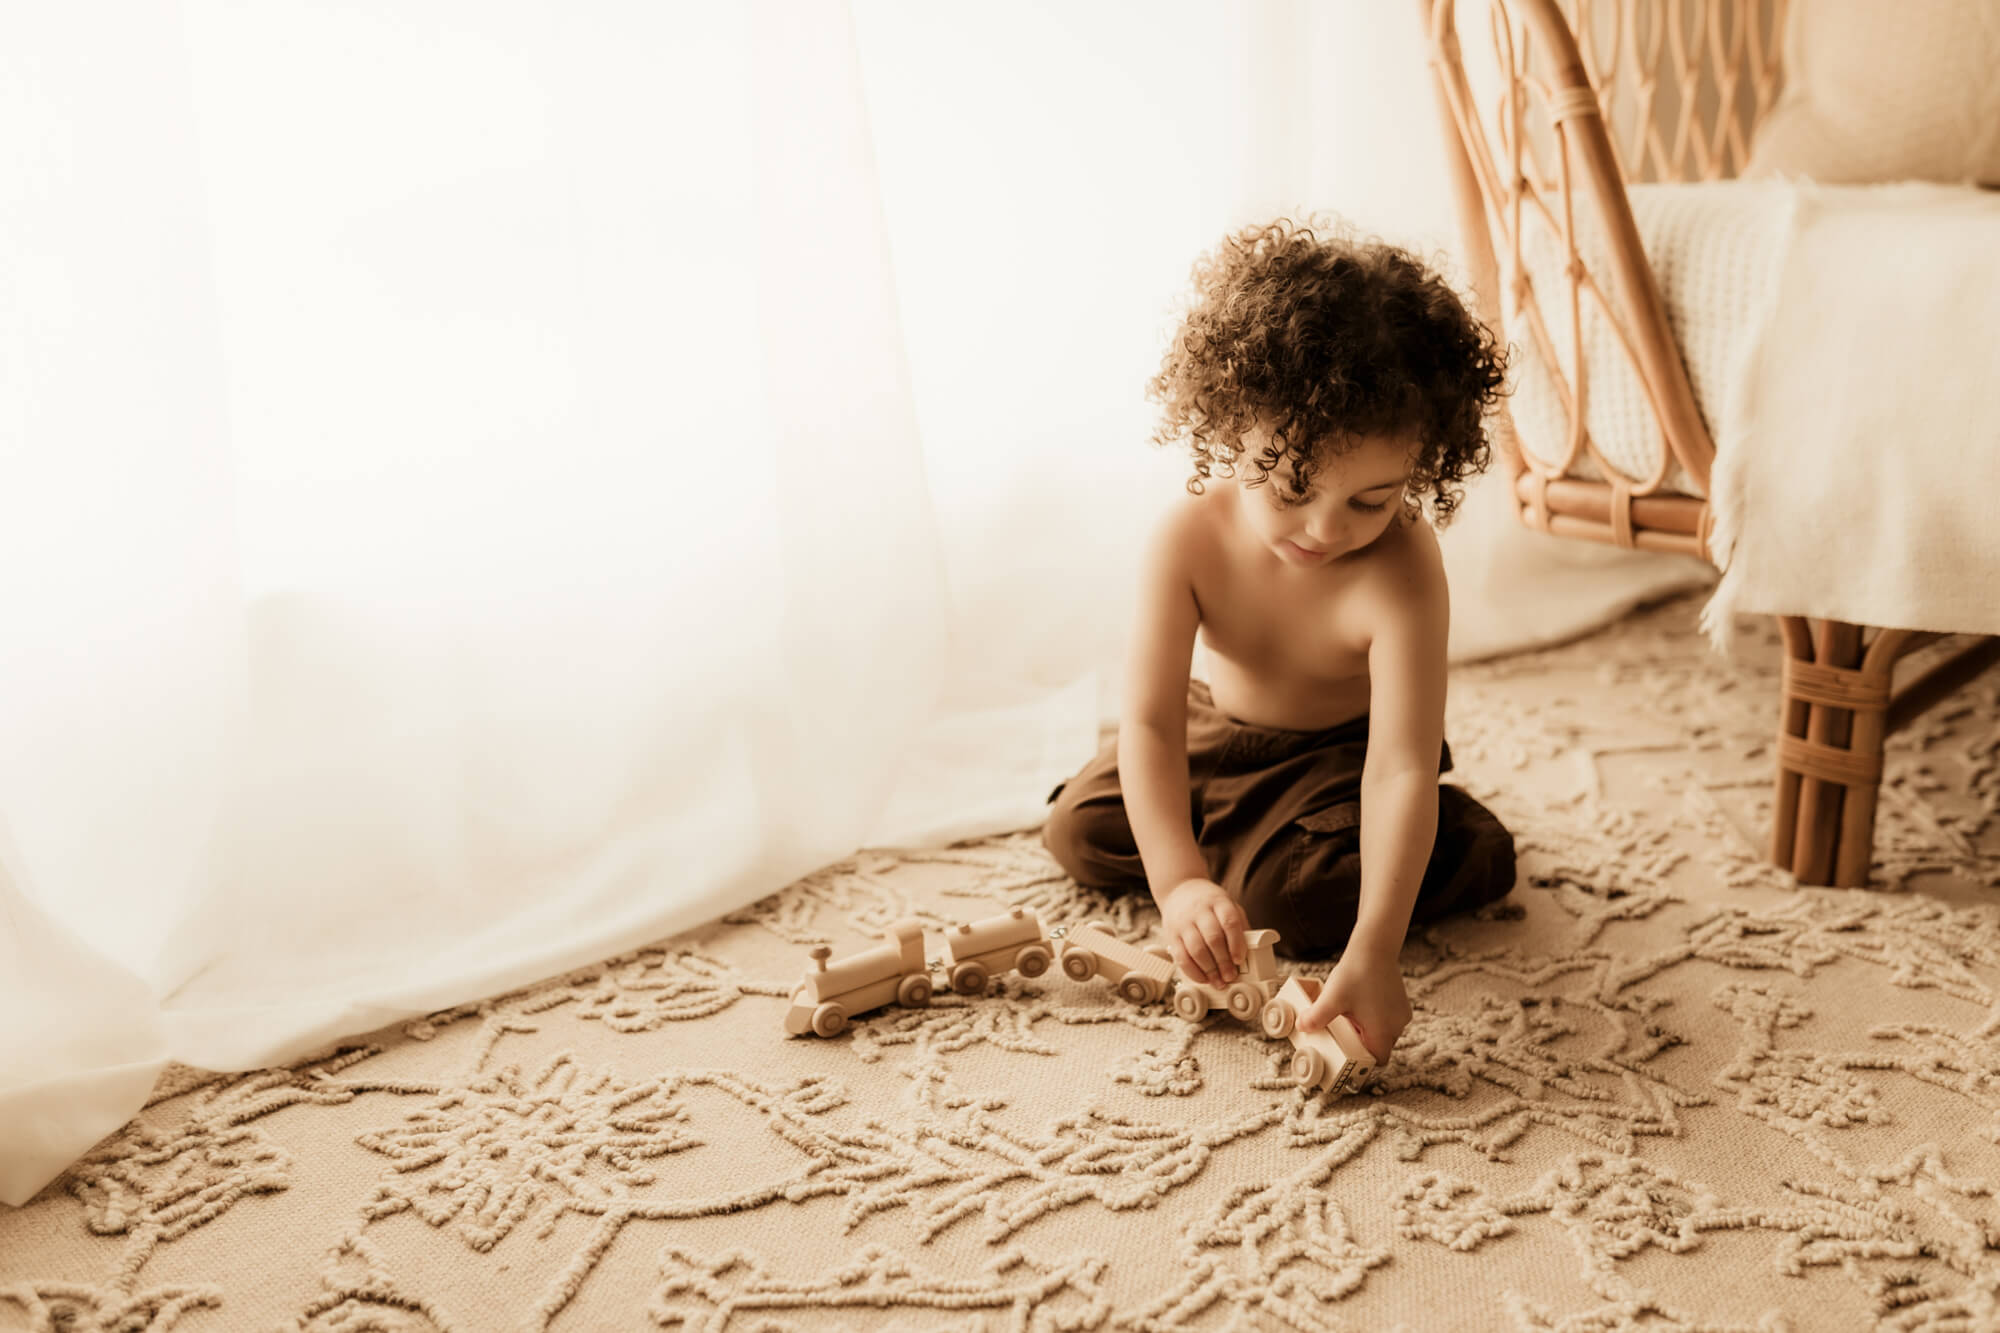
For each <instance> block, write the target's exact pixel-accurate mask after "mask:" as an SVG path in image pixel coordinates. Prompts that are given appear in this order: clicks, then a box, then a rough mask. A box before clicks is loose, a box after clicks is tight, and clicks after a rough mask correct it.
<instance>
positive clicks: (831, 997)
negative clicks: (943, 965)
mask: <svg viewBox="0 0 2000 1333" xmlns="http://www.w3.org/2000/svg"><path fill="white" fill-rule="evenodd" d="M882 940H883V942H882V943H881V944H878V945H876V946H875V947H874V948H872V949H864V950H863V951H862V952H860V953H857V954H849V955H848V956H847V957H845V958H843V959H841V960H840V961H839V962H837V963H833V964H831V965H829V964H828V963H827V961H826V960H827V956H828V955H829V954H831V953H832V952H833V951H832V950H831V949H829V948H827V947H826V946H825V945H824V944H822V945H819V946H818V947H816V948H815V949H814V950H813V951H812V960H813V970H812V971H810V972H808V973H806V975H805V980H803V981H801V982H800V983H799V986H798V989H797V990H794V991H793V992H792V1004H791V1008H789V1009H787V1010H786V1011H785V1031H786V1032H788V1033H790V1034H791V1035H792V1036H795V1037H798V1036H803V1035H805V1034H806V1033H808V1032H811V1033H814V1034H816V1035H818V1036H821V1037H832V1036H837V1035H839V1033H840V1031H841V1029H843V1028H845V1027H846V1026H847V1020H848V1019H849V1018H851V1017H853V1016H854V1015H856V1014H865V1013H867V1012H868V1011H869V1010H871V1009H880V1008H881V1007H882V1006H883V1005H885V1004H888V1003H889V1002H890V1001H891V1000H894V1001H895V1002H896V1003H898V1004H905V1005H913V1006H914V1005H925V1004H929V1003H930V1002H931V975H930V970H929V969H928V968H927V967H926V966H925V963H924V927H923V923H922V922H921V921H917V920H914V919H906V920H902V921H898V922H896V923H895V924H893V925H891V926H890V927H889V928H888V929H887V930H885V931H883V932H882Z"/></svg>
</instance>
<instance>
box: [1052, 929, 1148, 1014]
mask: <svg viewBox="0 0 2000 1333" xmlns="http://www.w3.org/2000/svg"><path fill="white" fill-rule="evenodd" d="M1058 957H1059V959H1060V961H1061V963H1062V970H1063V975H1064V976H1066V977H1068V978H1069V979H1070V980H1071V981H1088V980H1090V979H1091V978H1092V977H1103V978H1104V979H1105V980H1106V981H1109V982H1111V983H1112V986H1113V988H1114V989H1115V990H1117V992H1118V993H1119V994H1120V995H1122V996H1124V997H1125V998H1126V999H1128V1000H1130V1001H1131V1002H1132V1003H1134V1004H1151V1003H1152V1002H1153V1001H1154V1000H1157V999H1159V998H1160V997H1161V996H1163V995H1165V994H1166V993H1167V986H1168V985H1169V984H1170V983H1171V982H1172V981H1173V979H1174V975H1175V974H1174V956H1173V955H1172V954H1170V953H1168V952H1167V951H1166V950H1165V949H1163V948H1161V947H1160V946H1159V945H1157V944H1153V945H1148V946H1147V947H1146V948H1144V949H1141V948H1138V947H1137V946H1135V945H1131V944H1127V943H1126V942H1125V941H1124V940H1121V939H1119V938H1118V937H1117V936H1116V935H1113V934H1112V933H1111V932H1110V931H1109V930H1107V929H1105V927H1104V924H1103V923H1102V922H1098V921H1086V922H1084V923H1083V924H1082V925H1080V926H1078V927H1076V929H1074V930H1072V931H1070V932H1069V934H1068V935H1066V936H1065V937H1064V938H1063V942H1062V953H1061V954H1060V955H1058Z"/></svg>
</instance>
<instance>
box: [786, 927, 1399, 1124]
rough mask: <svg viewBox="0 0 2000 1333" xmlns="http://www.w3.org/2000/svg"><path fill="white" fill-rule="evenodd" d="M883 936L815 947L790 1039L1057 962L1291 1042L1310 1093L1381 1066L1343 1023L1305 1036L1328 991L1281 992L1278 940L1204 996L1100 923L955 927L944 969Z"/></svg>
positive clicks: (1298, 987) (893, 935)
mask: <svg viewBox="0 0 2000 1333" xmlns="http://www.w3.org/2000/svg"><path fill="white" fill-rule="evenodd" d="M882 937H883V939H882V943H881V944H878V945H875V946H874V947H872V948H869V949H865V950H863V951H862V952H860V953H855V954H850V955H848V956H847V957H845V958H842V959H839V960H838V961H835V962H831V963H830V962H828V961H827V960H828V958H829V956H830V955H831V953H832V950H830V949H828V948H827V947H826V946H825V945H820V946H819V947H817V948H815V949H814V950H813V951H812V955H811V956H812V960H813V967H812V970H811V971H809V972H807V973H806V974H805V977H804V979H803V980H801V981H800V983H799V985H798V988H797V989H796V990H794V991H793V992H792V1003H791V1006H790V1007H789V1008H788V1009H787V1010H786V1011H785V1031H786V1032H787V1033H789V1034H791V1035H793V1036H803V1035H804V1034H806V1033H808V1032H810V1033H813V1034H815V1035H817V1036H821V1037H832V1036H836V1035H838V1034H839V1033H840V1032H841V1030H842V1029H844V1028H845V1027H846V1026H847V1020H848V1019H849V1018H851V1017H853V1016H855V1015H857V1014H864V1013H867V1012H869V1011H871V1010H874V1009H879V1008H881V1007H882V1006H884V1005H886V1004H888V1003H890V1002H891V1001H894V1002H895V1003H897V1004H901V1005H904V1006H905V1007H911V1008H914V1007H919V1006H922V1005H927V1004H929V1003H930V1002H931V996H932V994H933V993H934V991H935V989H936V987H937V984H938V983H937V981H936V980H935V979H934V978H933V975H932V969H933V967H935V968H936V970H937V971H938V972H939V973H940V974H942V977H943V981H944V984H945V985H948V986H949V987H950V988H951V989H952V990H954V991H956V992H957V993H959V994H960V995H981V994H984V993H985V991H986V988H987V986H988V984H989V983H991V981H992V979H993V978H994V977H996V976H998V975H1000V974H1001V973H1003V972H1019V973H1020V974H1021V975H1022V976H1024V977H1030V978H1033V977H1039V976H1041V975H1042V974H1043V973H1044V972H1047V971H1048V970H1049V965H1050V964H1051V963H1052V962H1053V963H1055V964H1057V965H1058V966H1060V967H1061V968H1062V972H1063V975H1064V976H1066V977H1068V978H1069V979H1070V980H1072V981H1090V980H1092V979H1093V978H1102V979H1103V980H1105V981H1108V982H1110V983H1111V984H1112V986H1113V988H1114V989H1116V990H1117V992H1118V994H1119V995H1120V996H1122V997H1123V998H1125V999H1127V1000H1129V1001H1131V1002H1132V1003H1134V1004H1151V1003H1153V1002H1154V1001H1157V1000H1160V999H1163V998H1165V997H1166V996H1167V994H1168V992H1169V990H1171V992H1172V994H1173V1010H1174V1012H1175V1013H1176V1014H1179V1015H1180V1016H1181V1017H1182V1018H1184V1019H1187V1020H1188V1021H1189V1022H1198V1021H1199V1020H1200V1019H1202V1018H1204V1017H1205V1016H1207V1014H1208V1012H1209V1011H1210V1010H1211V1009H1222V1010H1225V1011H1226V1012H1228V1014H1229V1015H1230V1016H1231V1017H1233V1018H1235V1019H1237V1020H1238V1021H1240V1022H1244V1023H1250V1022H1253V1021H1254V1022H1255V1023H1256V1024H1257V1026H1258V1027H1259V1028H1260V1029H1261V1030H1262V1032H1263V1033H1264V1035H1265V1036H1267V1037H1269V1038H1272V1039H1273V1040H1278V1039H1288V1040H1290V1041H1291V1043H1292V1045H1293V1046H1294V1048H1296V1049H1295V1052H1294V1054H1293V1056H1292V1061H1291V1073H1292V1077H1293V1078H1294V1079H1296V1080H1297V1081H1298V1082H1299V1083H1300V1084H1301V1085H1302V1086H1306V1087H1320V1088H1325V1089H1327V1090H1328V1091H1331V1092H1334V1093H1336V1094H1338V1093H1343V1092H1349V1091H1352V1090H1353V1089H1355V1088H1357V1087H1359V1086H1361V1085H1362V1084H1363V1083H1364V1082H1365V1081H1366V1080H1367V1078H1368V1076H1369V1075H1370V1074H1371V1073H1372V1072H1373V1071H1374V1068H1375V1061H1374V1059H1373V1057H1371V1056H1370V1055H1369V1054H1368V1049H1367V1047H1366V1046H1364V1045H1363V1044H1362V1042H1361V1039H1360V1035H1359V1034H1358V1033H1357V1032H1356V1031H1355V1029H1354V1025H1353V1024H1352V1023H1350V1022H1349V1021H1348V1020H1347V1019H1346V1018H1345V1017H1344V1016H1343V1017H1339V1018H1336V1019H1334V1020H1333V1022H1332V1023H1331V1024H1330V1025H1329V1026H1328V1027H1327V1028H1326V1029H1325V1030H1323V1031H1319V1032H1300V1031H1299V1030H1298V1016H1299V1014H1300V1013H1302V1012H1303V1011H1304V1010H1305V1009H1306V1007H1307V1006H1309V1005H1310V1004H1311V1003H1312V1002H1313V1000H1314V999H1315V998H1317V997H1318V994H1319V987H1320V983H1319V982H1318V981H1316V980H1313V979H1312V978H1310V977H1291V978H1288V979H1283V980H1282V984H1281V979H1280V978H1279V976H1278V960H1277V954H1276V951H1275V949H1274V947H1273V946H1275V944H1276V943H1277V939H1278V932H1277V931H1275V930H1253V931H1250V932H1249V934H1248V937H1247V939H1246V944H1247V948H1248V952H1247V955H1246V957H1245V959H1244V966H1243V969H1242V971H1241V972H1240V973H1239V974H1238V975H1237V978H1236V980H1235V981H1233V982H1231V983H1230V984H1229V985H1227V986H1205V985H1202V984H1201V983H1199V982H1196V981H1193V980H1191V979H1189V978H1187V977H1184V976H1182V975H1180V973H1179V972H1178V971H1177V970H1176V969H1175V967H1174V964H1173V955H1172V954H1170V953H1168V952H1167V951H1166V950H1165V949H1164V948H1161V947H1160V946H1159V945H1150V946H1148V947H1146V948H1143V949H1142V948H1139V947H1137V946H1136V945H1132V944H1127V943H1126V942H1125V941H1124V940H1121V939H1119V938H1118V937H1117V936H1116V935H1113V934H1112V933H1111V932H1110V930H1108V929H1107V928H1106V927H1105V926H1104V925H1103V924H1101V923H1100V922H1096V921H1086V922H1084V923H1083V924H1082V925H1080V926H1076V927H1074V928H1072V929H1070V930H1068V931H1063V930H1060V929H1058V930H1056V931H1055V932H1053V933H1046V932H1044V931H1043V930H1042V923H1041V919H1040V918H1039V917H1037V916H1036V915H1035V914H1034V913H1033V912H1030V911H1028V910H1027V909H1026V908H1023V907H1015V908H1011V909H1010V910H1008V911H1006V912H1003V913H1001V914H1000V915H998V916H990V917H985V918H983V919H981V920H978V921H972V922H966V923H962V924H959V925H955V926H953V927H951V929H949V930H947V931H946V932H945V937H944V939H945V945H944V955H943V957H941V958H939V959H937V960H936V961H935V963H933V962H929V961H926V959H925V957H924V931H923V924H922V923H921V922H919V921H916V920H913V919H906V920H902V921H898V922H896V923H894V924H893V925H891V926H890V927H889V928H888V929H887V930H885V931H883V932H882Z"/></svg>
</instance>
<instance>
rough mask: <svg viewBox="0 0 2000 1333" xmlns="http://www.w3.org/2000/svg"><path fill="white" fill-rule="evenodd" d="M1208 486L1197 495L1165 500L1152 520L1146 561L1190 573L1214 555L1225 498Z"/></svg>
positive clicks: (1179, 496) (1213, 487)
mask: <svg viewBox="0 0 2000 1333" xmlns="http://www.w3.org/2000/svg"><path fill="white" fill-rule="evenodd" d="M1219 490H1220V488H1219V487H1216V486H1210V487H1209V488H1208V490H1207V491H1205V492H1204V493H1202V494H1200V495H1195V494H1193V493H1191V492H1185V491H1184V492H1182V493H1181V494H1180V495H1178V496H1176V497H1174V499H1172V500H1171V501H1169V502H1168V503H1167V505H1166V506H1165V508H1164V509H1162V510H1161V512H1160V516H1159V517H1158V518H1157V519H1155V520H1154V522H1153V530H1152V535H1151V537H1150V539H1149V544H1148V545H1149V549H1148V556H1147V558H1148V562H1149V563H1150V564H1152V565H1153V566H1154V567H1156V568H1159V567H1171V568H1174V569H1178V570H1181V571H1183V572H1185V573H1188V574H1190V575H1192V574H1193V573H1194V572H1195V571H1196V570H1198V569H1200V568H1201V567H1202V566H1203V565H1204V564H1206V563H1207V562H1208V561H1209V560H1210V559H1212V558H1213V553H1214V550H1215V543H1216V538H1217V535H1218V533H1219V532H1220V531H1221V524H1222V522H1223V519H1224V514H1223V512H1222V507H1223V505H1224V504H1226V503H1227V500H1228V497H1226V496H1223V495H1219V494H1218V493H1217V492H1218V491H1219Z"/></svg>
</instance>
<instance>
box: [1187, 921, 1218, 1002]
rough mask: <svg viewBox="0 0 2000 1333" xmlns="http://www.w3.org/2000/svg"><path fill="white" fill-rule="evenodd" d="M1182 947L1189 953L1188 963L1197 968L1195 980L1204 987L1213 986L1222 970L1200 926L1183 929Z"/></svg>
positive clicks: (1194, 925) (1195, 925) (1193, 925)
mask: <svg viewBox="0 0 2000 1333" xmlns="http://www.w3.org/2000/svg"><path fill="white" fill-rule="evenodd" d="M1181 947H1182V948H1183V949H1185V950H1186V951H1187V955H1188V961H1190V962H1191V963H1193V964H1194V966H1195V969H1196V976H1195V978H1194V979H1195V980H1196V981H1199V982H1200V983H1201V984H1202V985H1204V986H1213V985H1214V984H1215V980H1216V976H1217V974H1218V973H1219V972H1220V971H1221V970H1222V969H1221V968H1219V967H1217V966H1216V959H1215V954H1214V952H1213V951H1212V950H1211V949H1210V948H1209V947H1208V939H1207V937H1206V936H1205V935H1204V934H1203V933H1202V931H1201V929H1200V927H1199V925H1198V924H1193V923H1191V924H1189V925H1186V926H1183V927H1182V928H1181Z"/></svg>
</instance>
